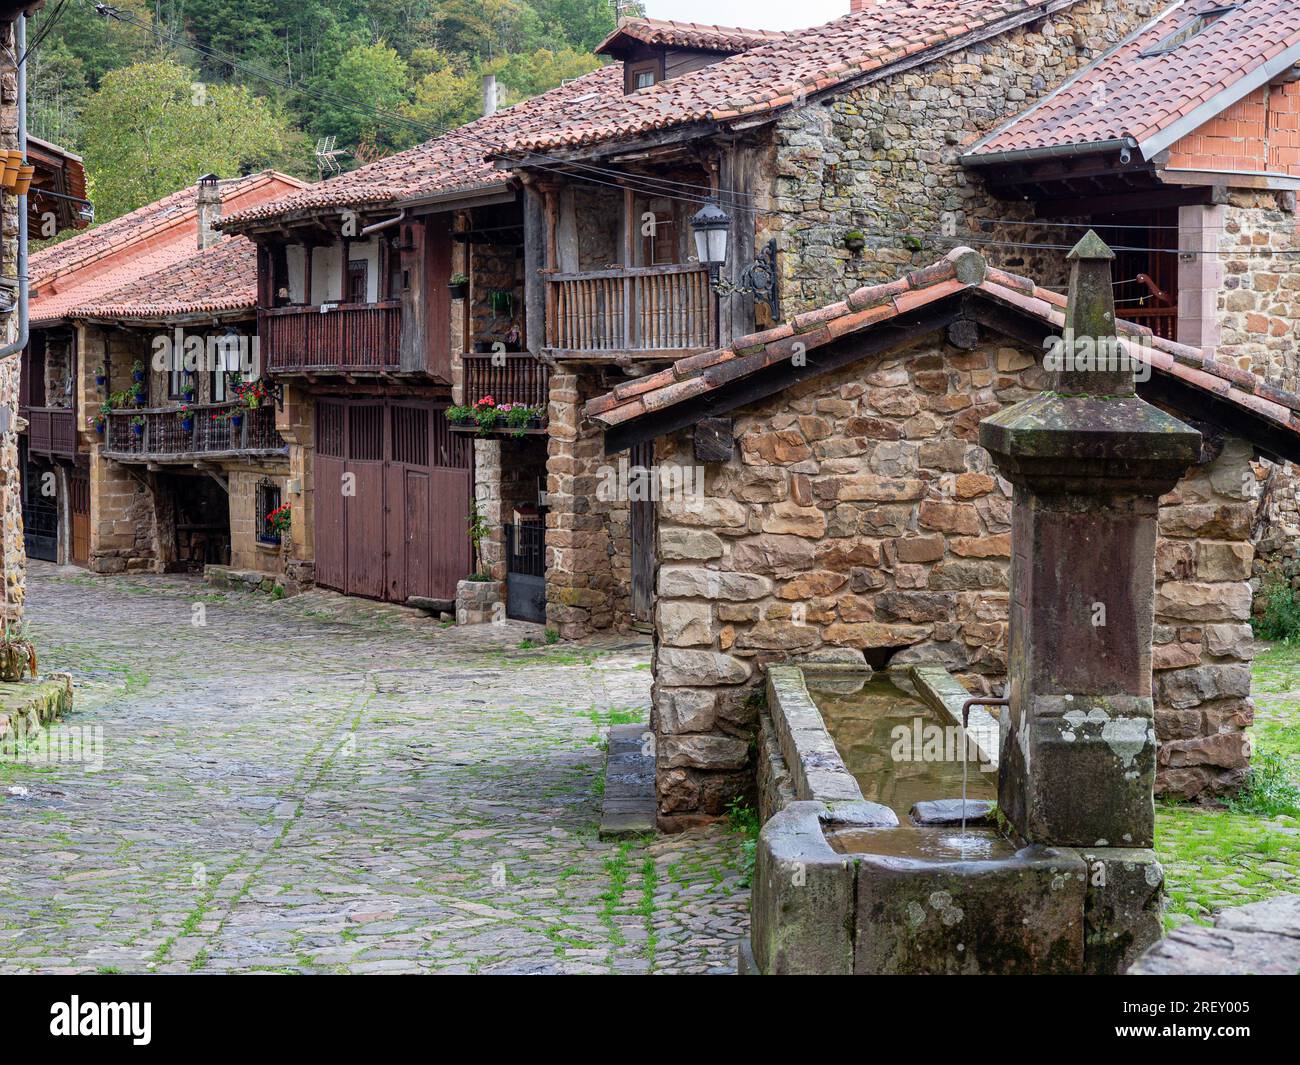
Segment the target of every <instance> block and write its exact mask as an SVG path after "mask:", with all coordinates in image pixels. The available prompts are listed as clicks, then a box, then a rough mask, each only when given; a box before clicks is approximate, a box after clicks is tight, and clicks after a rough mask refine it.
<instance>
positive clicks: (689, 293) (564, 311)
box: [547, 263, 713, 355]
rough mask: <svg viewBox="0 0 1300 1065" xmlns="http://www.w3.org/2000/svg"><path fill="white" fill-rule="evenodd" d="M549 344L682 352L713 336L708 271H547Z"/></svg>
mask: <svg viewBox="0 0 1300 1065" xmlns="http://www.w3.org/2000/svg"><path fill="white" fill-rule="evenodd" d="M549 288H550V294H549V300H548V303H547V315H548V318H547V346H548V347H549V348H552V349H554V350H555V351H557V352H589V351H595V352H600V351H610V352H615V351H619V352H622V351H629V352H665V353H668V354H673V355H681V354H682V353H684V352H689V351H705V350H707V349H708V348H710V347H712V345H713V341H712V337H713V298H712V293H711V292H710V290H709V274H708V271H707V270H705V269H704V268H703V267H701V266H698V265H695V264H693V263H692V264H687V265H685V266H645V267H628V268H622V269H615V270H595V271H591V272H589V273H581V274H553V275H551V279H550V283H549Z"/></svg>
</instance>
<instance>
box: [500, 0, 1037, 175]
mask: <svg viewBox="0 0 1300 1065" xmlns="http://www.w3.org/2000/svg"><path fill="white" fill-rule="evenodd" d="M1047 6H1049V3H1048V0H886V2H884V3H877V4H872V5H871V6H870V7H868V8H867V9H866V10H865V11H862V12H858V13H853V14H849V15H845V16H843V17H842V18H838V19H835V20H833V21H831V22H828V23H825V24H824V25H821V26H813V27H811V28H809V29H805V30H793V31H790V32H789V33H787V34H786V35H785V36H784V37H783V38H781V39H780V40H778V41H774V42H772V43H770V44H763V45H759V46H757V47H753V48H750V49H748V50H746V51H744V52H742V53H740V54H739V55H733V56H729V57H728V58H726V59H722V60H720V61H718V62H717V63H713V64H711V65H709V66H707V67H703V68H701V69H699V70H694V71H691V72H689V73H686V74H681V75H679V76H677V77H675V78H669V79H668V80H666V81H662V82H659V83H658V84H656V85H653V86H650V87H649V88H646V89H641V90H639V91H638V92H635V93H631V94H629V95H626V96H624V95H622V94H621V93H620V94H619V95H617V96H611V97H610V98H609V99H607V100H604V101H602V102H601V103H600V104H599V105H594V106H592V107H590V108H589V109H588V111H587V114H586V115H585V116H584V117H583V119H582V121H579V122H574V123H569V124H565V125H563V126H558V127H555V128H552V129H547V130H544V131H529V130H520V131H517V132H513V133H511V135H510V136H509V138H508V139H507V141H506V143H505V146H504V147H505V151H506V152H507V153H512V154H522V153H525V152H533V151H543V150H546V149H559V148H569V147H577V146H581V145H588V144H594V143H597V142H600V141H605V140H611V139H618V138H624V137H632V136H636V135H637V134H640V133H645V132H648V131H651V130H660V129H667V128H669V127H672V126H680V125H686V124H690V123H693V122H705V121H720V120H724V119H728V118H734V117H736V116H738V115H754V114H759V113H766V112H770V111H773V110H775V109H777V108H779V107H782V106H785V105H787V104H790V103H792V102H794V101H796V100H799V99H801V98H803V97H805V96H807V95H808V94H809V93H813V92H819V91H822V90H824V89H827V88H830V87H833V86H835V85H838V84H840V83H842V82H845V81H848V80H851V79H854V78H858V77H861V76H866V75H870V74H873V73H877V72H879V73H881V74H883V73H885V72H886V70H887V68H888V67H889V66H890V64H892V63H894V62H896V61H898V60H900V59H904V58H906V57H908V56H912V55H915V54H916V53H918V52H921V51H923V50H925V49H927V48H933V47H937V46H939V45H942V44H946V43H948V42H950V41H954V40H957V39H959V38H961V37H963V36H966V35H968V34H971V35H980V34H983V33H986V32H988V33H992V32H995V31H996V24H997V23H999V22H1001V21H1003V20H1004V19H1007V18H1009V17H1011V16H1015V15H1018V14H1020V15H1027V14H1031V13H1033V12H1035V11H1038V10H1040V9H1042V8H1045V7H1047Z"/></svg>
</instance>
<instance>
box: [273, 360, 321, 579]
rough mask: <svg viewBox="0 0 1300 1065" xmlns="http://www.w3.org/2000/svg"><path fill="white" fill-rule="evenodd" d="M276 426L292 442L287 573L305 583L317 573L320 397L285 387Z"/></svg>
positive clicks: (285, 496) (285, 497) (286, 495)
mask: <svg viewBox="0 0 1300 1065" xmlns="http://www.w3.org/2000/svg"><path fill="white" fill-rule="evenodd" d="M275 428H276V431H277V432H279V434H280V435H281V436H282V437H284V439H285V440H286V441H287V442H288V444H289V477H288V480H287V481H286V483H285V488H286V489H287V490H286V491H285V493H284V495H283V496H282V499H283V500H284V501H285V502H287V503H290V504H292V506H293V510H292V514H293V521H292V524H291V525H290V527H289V549H288V554H287V557H286V558H285V573H286V574H287V575H289V576H291V577H293V578H294V580H297V581H300V582H302V583H303V584H310V583H311V582H312V579H313V576H314V561H315V558H316V541H315V527H316V526H315V497H316V483H315V467H316V462H315V459H316V400H315V398H314V397H313V396H312V395H311V394H310V393H309V392H307V391H306V389H304V388H302V387H301V386H298V385H290V384H286V385H285V386H284V405H283V407H282V408H277V410H276V412H275Z"/></svg>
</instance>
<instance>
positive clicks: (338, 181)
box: [222, 63, 623, 232]
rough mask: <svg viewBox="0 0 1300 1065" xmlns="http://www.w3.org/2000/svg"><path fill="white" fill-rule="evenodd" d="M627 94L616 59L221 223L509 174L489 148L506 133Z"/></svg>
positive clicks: (445, 188)
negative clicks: (580, 75) (538, 93)
mask: <svg viewBox="0 0 1300 1065" xmlns="http://www.w3.org/2000/svg"><path fill="white" fill-rule="evenodd" d="M622 95H623V68H622V66H621V65H619V64H617V63H615V64H612V65H610V66H605V67H601V68H600V69H599V70H594V71H592V72H591V73H590V74H584V75H583V76H582V77H579V78H575V79H574V80H573V81H571V82H569V83H568V84H567V85H561V86H560V87H559V88H556V89H551V90H550V91H549V92H544V93H542V94H540V95H538V96H534V97H532V98H531V99H528V100H524V101H523V102H521V103H518V104H515V105H514V106H513V107H505V108H502V109H501V110H500V111H498V112H496V114H493V115H489V116H488V117H486V118H480V119H477V120H475V121H473V122H470V123H467V124H466V125H464V126H461V127H459V128H458V129H454V130H451V131H450V132H448V133H445V134H443V135H442V136H440V137H436V138H434V139H433V140H429V141H426V142H425V143H423V144H419V145H416V147H414V148H408V149H407V150H406V151H404V152H397V153H396V154H395V155H390V156H386V157H385V158H383V159H379V160H376V161H375V162H373V163H370V164H368V165H366V166H362V167H358V168H357V169H356V170H350V171H348V172H347V173H345V174H340V175H338V176H337V177H333V178H330V179H329V180H327V181H322V182H319V183H318V184H315V185H311V186H309V187H307V188H305V189H302V190H301V191H299V192H294V193H291V194H289V195H287V196H282V197H281V198H280V199H278V200H275V201H273V202H271V203H265V204H259V205H258V206H256V207H253V208H251V209H250V210H247V211H240V212H237V213H232V214H230V215H229V216H228V217H226V218H225V219H224V220H223V221H222V228H223V229H225V230H226V231H227V232H237V231H239V230H240V229H244V228H247V227H249V226H250V225H256V224H257V223H259V222H266V221H270V220H272V219H275V218H281V217H284V216H285V215H290V214H294V213H296V212H299V211H308V212H310V211H318V210H325V209H329V208H335V207H352V208H360V207H373V208H382V207H385V206H390V205H392V204H394V203H397V202H399V201H401V200H406V199H413V198H418V197H421V196H430V195H434V194H437V193H454V192H458V191H461V190H465V191H469V190H472V189H475V188H481V187H483V186H485V185H492V184H496V183H498V182H502V181H505V180H506V177H507V175H506V174H505V172H504V171H502V170H501V169H500V168H499V167H497V166H496V165H495V164H494V163H491V162H488V160H487V157H488V155H489V154H491V153H493V152H495V151H497V150H498V149H499V148H500V147H501V145H502V144H503V143H504V141H505V140H506V139H507V137H508V136H514V135H517V134H519V133H524V132H529V131H532V132H535V133H540V132H542V131H545V130H551V129H555V128H563V127H565V126H567V125H569V124H575V123H579V122H581V121H582V120H583V118H584V116H585V115H586V114H587V112H588V111H589V109H591V108H593V107H596V106H598V105H599V104H600V103H601V102H602V101H604V100H607V99H610V98H614V97H621V96H622Z"/></svg>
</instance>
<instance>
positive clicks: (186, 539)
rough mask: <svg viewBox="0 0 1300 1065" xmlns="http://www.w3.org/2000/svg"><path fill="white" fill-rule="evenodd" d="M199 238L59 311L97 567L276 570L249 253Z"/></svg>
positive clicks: (277, 540)
mask: <svg viewBox="0 0 1300 1065" xmlns="http://www.w3.org/2000/svg"><path fill="white" fill-rule="evenodd" d="M212 188H213V191H214V192H215V183H214V184H213V186H212ZM200 234H201V242H207V244H208V246H207V247H205V248H203V249H202V250H201V251H199V252H197V253H196V254H194V255H192V256H191V257H190V258H188V259H184V260H182V261H181V262H178V263H175V264H173V265H171V266H168V267H167V268H166V269H164V270H161V271H158V272H155V273H153V274H149V275H147V276H145V277H143V278H141V279H140V280H139V281H136V282H133V283H132V284H130V285H126V286H123V287H122V288H118V289H114V290H112V291H111V292H107V293H105V294H104V295H103V296H101V297H99V298H98V299H95V300H93V301H90V302H87V303H84V304H81V305H79V306H77V307H74V308H73V309H71V310H70V311H69V312H68V316H69V317H70V318H73V319H75V320H76V321H77V323H78V340H79V350H80V353H81V356H82V361H81V365H80V370H79V374H78V378H77V396H78V408H79V409H80V410H82V411H84V412H86V414H85V423H84V424H83V425H80V426H79V427H78V428H79V432H81V433H82V436H83V440H84V441H85V444H86V450H87V451H88V453H89V455H90V499H89V504H90V527H89V543H88V556H89V566H90V568H91V569H92V570H94V571H95V572H98V573H116V572H122V571H146V572H171V571H187V570H188V571H194V572H197V571H200V570H202V569H203V568H204V567H205V566H207V565H229V566H232V567H234V568H236V569H240V570H258V571H262V572H266V573H268V574H279V573H282V572H283V568H284V567H283V556H282V542H281V541H282V533H281V530H280V529H279V528H278V527H277V526H276V524H275V523H274V522H273V521H272V520H269V519H270V515H272V514H274V513H275V512H276V511H278V510H279V509H280V507H281V504H282V502H283V501H285V500H287V499H288V492H287V484H286V482H287V480H288V473H289V462H288V447H287V445H286V444H285V442H284V440H283V439H282V438H281V437H280V434H279V433H278V432H276V428H275V397H274V395H273V394H271V393H269V392H268V391H267V390H266V389H265V386H264V384H263V383H262V382H261V381H260V379H259V371H260V365H259V355H260V352H259V349H258V345H257V335H256V329H257V326H256V317H255V314H254V305H255V300H256V287H257V258H256V249H255V248H254V247H253V245H252V244H251V243H250V242H249V241H247V240H244V239H243V238H238V237H236V238H226V239H221V238H220V237H219V236H218V235H217V234H215V232H213V231H212V230H211V227H210V226H205V225H201V226H200Z"/></svg>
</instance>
